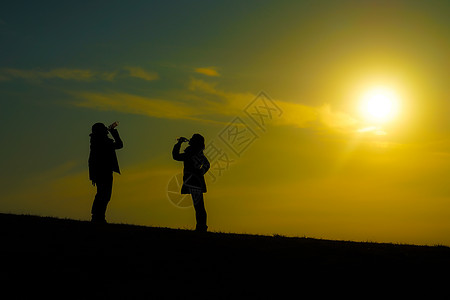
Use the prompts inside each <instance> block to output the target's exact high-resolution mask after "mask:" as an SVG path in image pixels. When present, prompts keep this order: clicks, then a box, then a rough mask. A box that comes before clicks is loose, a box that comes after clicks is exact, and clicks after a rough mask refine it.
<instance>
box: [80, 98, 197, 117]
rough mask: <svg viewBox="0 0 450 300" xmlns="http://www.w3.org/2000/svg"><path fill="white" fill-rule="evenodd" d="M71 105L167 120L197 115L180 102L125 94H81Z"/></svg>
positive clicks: (195, 111) (193, 110)
mask: <svg viewBox="0 0 450 300" xmlns="http://www.w3.org/2000/svg"><path fill="white" fill-rule="evenodd" d="M73 105H75V106H78V107H86V108H91V109H98V110H113V111H119V112H123V113H131V114H138V115H146V116H151V117H157V118H168V119H194V118H195V116H196V115H197V114H198V111H197V110H195V109H193V108H192V107H190V106H188V105H187V104H185V103H182V102H178V101H168V100H162V99H155V98H148V97H143V96H137V95H132V94H126V93H109V94H102V93H81V94H78V99H77V100H76V101H75V102H73Z"/></svg>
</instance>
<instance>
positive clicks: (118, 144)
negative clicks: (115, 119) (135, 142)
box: [110, 129, 123, 149]
mask: <svg viewBox="0 0 450 300" xmlns="http://www.w3.org/2000/svg"><path fill="white" fill-rule="evenodd" d="M110 132H111V135H112V136H113V138H114V149H122V148H123V142H122V140H121V138H120V136H119V132H118V131H117V129H111V130H110Z"/></svg>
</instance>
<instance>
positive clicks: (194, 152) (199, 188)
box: [172, 133, 210, 231]
mask: <svg viewBox="0 0 450 300" xmlns="http://www.w3.org/2000/svg"><path fill="white" fill-rule="evenodd" d="M187 141H189V146H188V147H187V148H186V149H185V150H184V153H180V148H181V144H182V143H183V142H187ZM204 149H205V138H204V137H203V136H201V135H200V134H198V133H196V134H194V135H193V136H192V138H191V139H190V140H188V139H187V138H184V137H181V138H179V139H178V143H176V144H175V146H173V150H172V157H173V159H175V160H178V161H183V162H184V169H183V186H182V187H181V193H182V194H191V196H192V201H193V203H194V208H195V218H196V220H197V226H196V227H195V230H197V231H206V230H207V229H208V226H206V210H205V203H204V201H203V193H206V183H205V178H204V176H203V175H205V173H206V172H208V170H209V167H210V165H209V161H208V159H207V158H206V156H205V155H204V154H203V150H204Z"/></svg>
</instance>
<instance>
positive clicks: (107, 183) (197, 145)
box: [89, 122, 210, 231]
mask: <svg viewBox="0 0 450 300" xmlns="http://www.w3.org/2000/svg"><path fill="white" fill-rule="evenodd" d="M117 125H118V123H117V122H115V123H113V124H111V125H110V126H109V127H106V126H105V125H104V124H103V123H95V124H94V125H93V126H92V133H91V134H90V137H91V145H90V154H89V179H90V180H91V181H92V185H93V186H97V193H96V195H95V198H94V202H93V204H92V210H91V213H92V222H95V223H106V218H105V214H106V207H107V205H108V203H109V201H110V199H111V194H112V186H113V172H116V173H119V174H120V169H119V163H118V160H117V156H116V150H117V149H122V148H123V142H122V140H121V139H120V136H119V132H118V131H117V129H115V127H116V126H117ZM108 133H111V135H112V137H113V139H111V138H109V137H108ZM184 142H189V146H188V147H187V148H186V149H185V150H184V153H180V148H181V145H182V143H184ZM204 149H205V139H204V137H203V136H202V135H200V134H198V133H196V134H194V135H193V136H192V138H191V139H190V140H188V139H187V138H185V137H181V138H179V139H178V142H177V143H176V144H175V145H174V147H173V150H172V157H173V159H175V160H177V161H183V162H184V169H183V186H182V187H181V193H182V194H190V195H191V197H192V201H193V203H194V209H195V217H196V220H197V225H196V228H195V229H196V230H197V231H206V230H207V229H208V226H207V225H206V210H205V204H204V199H203V193H206V183H205V178H204V175H205V173H206V172H207V171H208V170H209V168H210V164H209V161H208V159H207V158H206V156H205V155H204V153H203V150H204Z"/></svg>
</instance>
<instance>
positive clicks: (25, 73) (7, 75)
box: [0, 68, 97, 81]
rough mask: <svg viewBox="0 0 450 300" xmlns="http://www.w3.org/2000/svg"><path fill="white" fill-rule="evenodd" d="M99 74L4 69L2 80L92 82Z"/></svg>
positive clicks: (73, 70) (69, 70)
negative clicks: (53, 79)
mask: <svg viewBox="0 0 450 300" xmlns="http://www.w3.org/2000/svg"><path fill="white" fill-rule="evenodd" d="M96 76H97V74H96V73H95V72H93V71H90V70H83V69H65V68H60V69H53V70H49V71H41V70H20V69H8V68H5V69H2V70H1V73H0V78H3V79H4V80H8V79H14V78H20V79H28V80H40V79H50V78H59V79H65V80H78V81H90V80H93V79H94V78H95V77H96Z"/></svg>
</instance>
